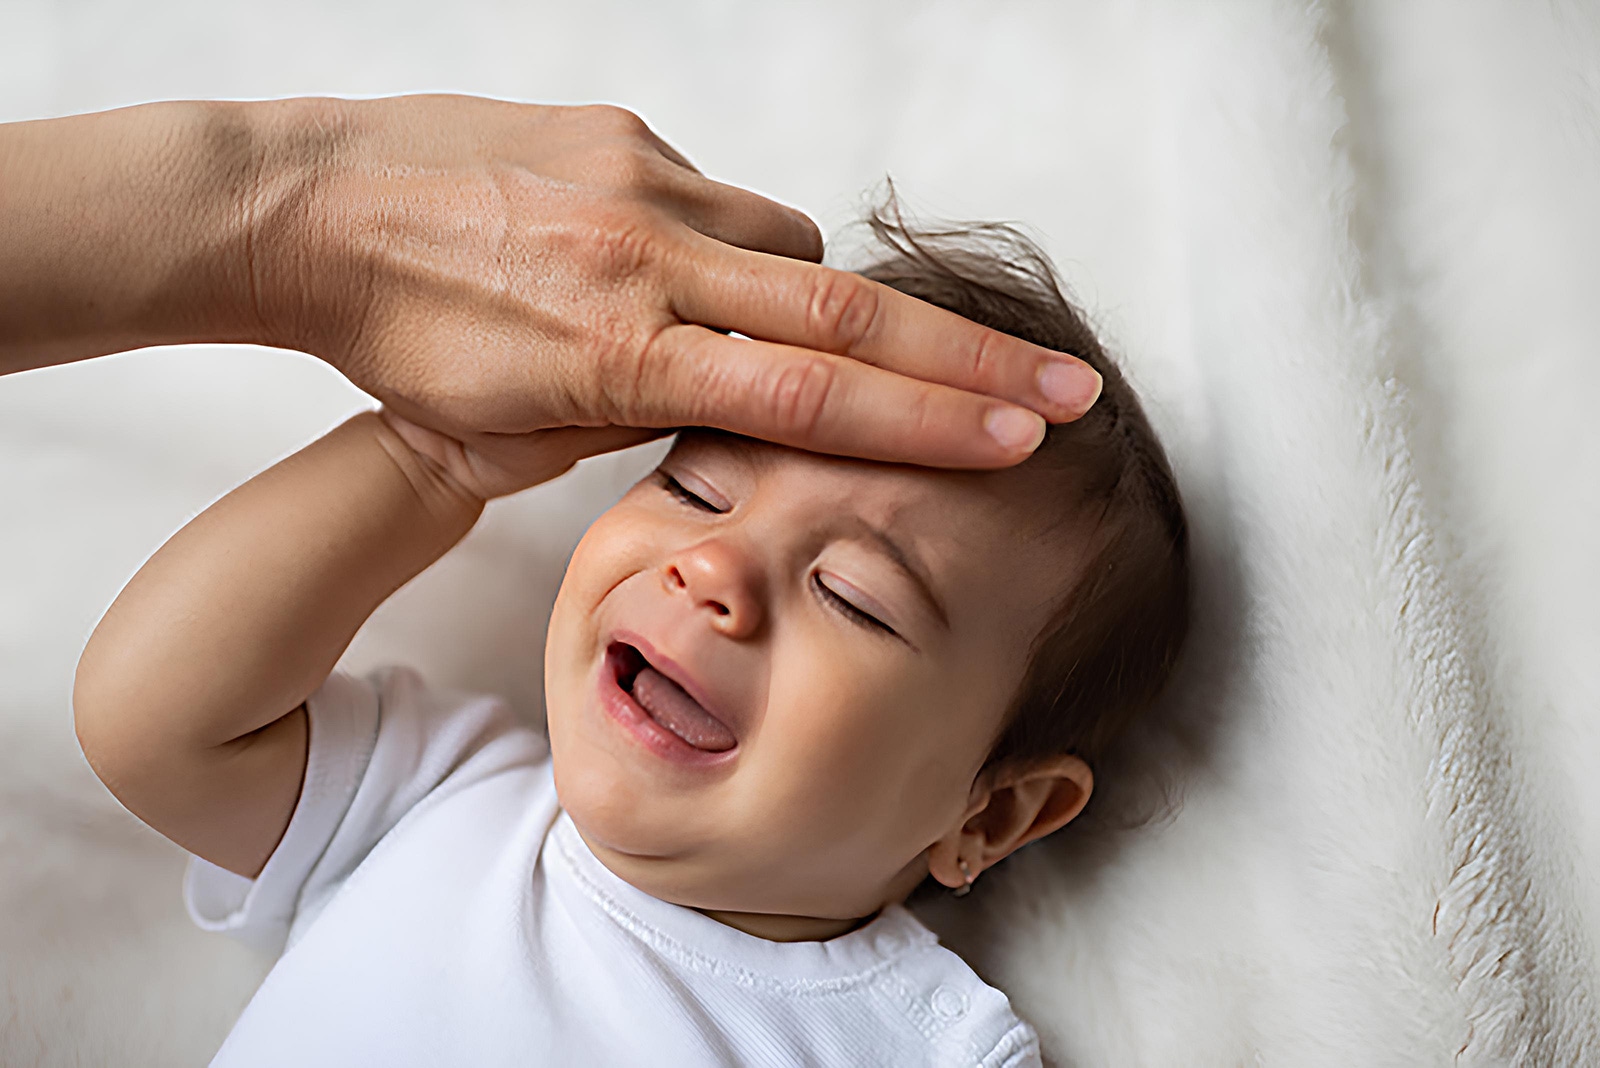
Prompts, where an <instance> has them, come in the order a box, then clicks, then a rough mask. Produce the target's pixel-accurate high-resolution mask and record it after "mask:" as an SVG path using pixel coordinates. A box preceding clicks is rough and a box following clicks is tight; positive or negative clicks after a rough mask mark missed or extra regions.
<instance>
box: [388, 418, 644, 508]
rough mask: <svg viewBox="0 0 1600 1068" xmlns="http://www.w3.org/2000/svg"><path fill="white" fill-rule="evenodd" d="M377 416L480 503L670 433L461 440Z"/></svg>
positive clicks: (578, 429)
mask: <svg viewBox="0 0 1600 1068" xmlns="http://www.w3.org/2000/svg"><path fill="white" fill-rule="evenodd" d="M378 414H379V415H380V416H381V417H382V418H383V421H384V422H385V423H387V424H388V425H389V427H390V428H391V429H392V430H393V431H394V432H395V433H396V434H398V435H399V436H400V438H401V440H402V441H404V442H405V444H406V445H408V446H410V448H411V450H412V452H414V453H416V454H417V455H418V456H420V457H422V458H423V459H424V460H425V461H427V462H428V463H429V465H430V466H431V467H432V468H433V469H434V470H435V471H436V472H437V473H439V474H440V475H441V476H442V477H443V478H444V479H445V480H446V481H448V482H449V483H450V484H451V485H452V486H453V487H454V488H455V489H457V490H459V491H460V492H462V493H465V494H467V495H468V496H471V497H474V498H476V499H478V500H482V501H487V500H490V499H491V498H494V497H504V496H506V495H507V494H511V493H516V492H517V491H518V490H525V489H527V488H528V487H529V486H537V485H539V484H540V483H541V482H549V481H550V480H551V479H553V478H556V477H558V476H560V475H563V474H565V473H566V472H567V471H568V470H569V469H570V468H571V467H572V465H573V464H575V463H577V462H578V461H579V460H582V459H584V458H585V457H588V456H597V455H599V454H600V453H604V452H614V451H615V450H617V449H626V448H628V447H630V446H633V445H641V444H643V443H644V442H646V441H649V440H651V439H652V438H658V437H661V436H662V435H663V434H667V433H671V431H666V430H643V429H638V428H634V427H620V426H601V427H584V426H571V427H556V428H554V429H551V430H539V431H535V432H533V433H529V434H474V435H472V436H471V437H470V438H468V439H466V440H462V439H458V438H453V437H450V436H449V435H447V434H441V433H440V432H439V431H437V430H430V429H428V428H427V427H424V426H419V425H417V424H416V423H413V422H411V421H410V420H409V419H406V418H405V417H404V416H400V415H396V414H395V413H394V412H392V411H390V410H389V409H387V408H385V409H383V410H382V411H380V412H379V413H378Z"/></svg>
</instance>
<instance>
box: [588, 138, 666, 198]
mask: <svg viewBox="0 0 1600 1068" xmlns="http://www.w3.org/2000/svg"><path fill="white" fill-rule="evenodd" d="M590 171H591V174H592V175H593V177H594V178H596V179H598V180H599V181H601V182H603V183H604V184H605V185H608V186H610V187H612V188H617V189H640V188H644V187H647V186H650V185H653V184H654V183H655V181H656V179H657V178H658V176H659V172H660V168H659V167H658V166H657V158H656V157H655V155H654V153H651V152H649V151H647V150H645V149H643V148H641V147H639V146H637V145H632V144H616V145H608V146H606V147H605V148H601V149H598V150H597V151H596V152H595V155H594V158H593V160H592V161H591V163H590Z"/></svg>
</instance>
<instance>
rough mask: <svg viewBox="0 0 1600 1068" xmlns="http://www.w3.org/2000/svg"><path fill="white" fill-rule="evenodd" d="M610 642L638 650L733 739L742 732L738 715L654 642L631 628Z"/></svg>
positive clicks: (612, 637) (737, 737) (614, 633)
mask: <svg viewBox="0 0 1600 1068" xmlns="http://www.w3.org/2000/svg"><path fill="white" fill-rule="evenodd" d="M611 641H612V642H622V643H623V644H624V645H631V646H633V647H634V648H635V649H637V650H639V652H640V654H641V655H642V656H643V657H644V658H645V659H646V660H648V661H649V662H650V666H651V667H653V668H655V669H656V670H657V671H658V672H660V673H661V674H663V675H665V676H666V677H667V678H668V679H670V680H672V681H673V682H674V683H676V684H677V685H678V686H680V687H682V688H683V692H684V693H687V694H688V695H689V696H690V697H692V698H694V700H695V703H696V704H698V705H699V706H700V707H701V708H703V709H705V710H706V712H707V714H709V715H710V716H711V718H713V719H715V720H716V721H717V722H719V723H721V724H722V725H723V726H724V727H726V728H728V730H729V731H731V732H732V733H733V736H734V738H735V740H737V739H739V738H740V736H741V734H742V731H741V730H740V727H741V724H740V722H739V718H738V717H737V716H734V715H731V714H730V712H729V711H728V706H726V705H724V704H723V703H722V702H720V701H717V700H714V699H713V698H712V697H711V696H710V695H709V694H708V693H707V692H706V689H705V687H704V686H702V685H701V684H700V681H699V680H698V679H696V678H695V676H694V675H692V674H691V673H690V672H689V670H688V669H687V668H686V667H684V666H683V665H682V664H681V663H679V662H678V661H676V660H674V659H673V658H672V657H670V656H668V655H667V654H666V653H664V652H662V651H661V649H660V648H659V647H658V646H656V644H655V643H654V642H652V641H650V639H648V638H646V637H645V636H644V635H642V634H639V633H638V632H637V631H631V630H618V631H615V632H613V633H612V635H611ZM607 644H608V645H609V644H610V642H607Z"/></svg>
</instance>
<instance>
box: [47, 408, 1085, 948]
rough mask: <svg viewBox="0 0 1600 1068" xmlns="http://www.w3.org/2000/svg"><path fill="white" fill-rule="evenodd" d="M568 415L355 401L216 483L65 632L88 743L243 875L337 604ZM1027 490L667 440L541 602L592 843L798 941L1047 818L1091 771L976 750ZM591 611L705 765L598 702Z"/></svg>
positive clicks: (1014, 595) (283, 773)
mask: <svg viewBox="0 0 1600 1068" xmlns="http://www.w3.org/2000/svg"><path fill="white" fill-rule="evenodd" d="M621 432H622V431H618V433H621ZM583 433H584V432H582V431H565V432H553V433H550V434H546V435H542V436H540V437H538V438H537V439H535V440H537V441H538V442H539V443H541V448H540V449H539V450H534V449H531V448H530V449H519V450H515V451H514V452H512V453H509V454H507V455H508V456H509V457H510V459H509V461H503V460H502V459H497V458H495V457H490V456H486V455H484V454H482V453H479V452H477V451H476V450H475V449H474V448H473V447H471V446H466V445H463V444H462V443H461V442H460V441H458V440H456V439H453V438H450V437H448V436H446V435H443V434H440V433H438V432H436V431H433V430H430V429H427V428H423V427H420V426H417V425H416V424H414V423H411V422H410V421H408V420H406V419H405V418H403V417H400V416H396V415H394V414H393V413H389V412H385V413H383V414H382V415H379V414H374V413H366V414H363V415H360V416H357V417H356V418H354V419H352V420H351V421H350V422H348V423H346V424H344V425H343V426H341V427H339V428H337V429H336V430H334V431H333V432H332V433H330V434H329V435H328V436H326V437H325V438H323V439H321V440H320V441H318V442H315V443H313V444H312V445H311V446H309V447H307V448H306V449H304V450H302V451H301V452H299V453H297V454H296V455H294V456H292V457H290V458H289V459H287V460H285V461H283V462H282V463H280V464H279V465H277V466H276V467H273V468H271V469H269V470H268V471H266V472H264V473H262V474H261V475H259V476H257V477H256V478H255V479H253V480H251V481H250V482H248V483H246V484H245V485H244V486H241V487H240V488H239V489H237V490H235V491H234V492H233V493H231V494H229V495H228V496H227V497H225V498H223V499H222V500H221V501H219V502H218V503H217V504H216V505H214V506H212V507H211V508H210V509H208V510H207V511H206V512H205V513H203V514H202V515H201V516H199V517H198V518H197V519H195V520H194V521H193V522H192V523H190V524H189V525H188V526H187V527H185V528H184V529H183V530H182V531H180V532H179V533H178V534H177V535H176V536H174V537H173V539H172V540H171V541H169V542H168V543H167V544H166V545H165V546H163V547H162V548H161V549H160V551H158V552H157V553H156V555H155V556H154V557H152V558H151V560H150V561H149V562H148V563H147V564H146V565H145V567H144V568H143V569H141V571H140V572H139V573H138V575H136V576H135V577H134V579H133V581H132V582H130V583H129V585H128V587H127V588H126V589H125V590H124V591H123V593H122V594H121V596H120V597H118V599H117V601H116V603H115V604H114V605H113V606H112V607H111V609H110V611H108V612H107V614H106V616H105V618H104V619H103V620H102V621H101V623H100V625H99V627H98V628H97V629H96V631H95V634H94V636H93V637H92V638H91V640H90V642H89V645H88V648H87V649H86V650H85V652H84V655H83V659H82V661H81V662H80V665H79V670H78V679H77V688H76V691H75V695H74V705H75V710H76V717H77V728H78V735H79V738H80V741H81V742H82V745H83V749H84V753H85V755H86V756H87V757H88V759H89V762H90V764H91V765H92V766H93V767H94V769H95V771H96V772H97V773H98V774H99V775H100V777H101V778H102V780H103V781H104V782H105V783H106V785H107V786H108V787H109V788H110V789H111V790H112V792H113V793H114V794H116V795H117V797H118V798H119V799H120V800H121V801H122V802H123V803H124V804H125V805H126V806H127V807H128V808H129V809H130V810H131V811H133V812H134V813H135V814H136V815H138V816H139V817H140V818H141V819H143V820H145V822H147V823H149V824H150V825H151V826H152V827H154V828H156V829H157V830H158V831H160V832H161V833H163V834H165V835H167V836H168V837H169V838H171V839H172V840H173V841H175V842H177V843H178V844H179V845H181V846H183V847H184V848H186V849H188V850H190V851H191V852H193V853H195V854H197V855H199V856H202V857H205V858H206V859H208V860H210V861H212V862H214V863H216V864H219V865H221V866H222V867H225V868H228V869H229V870H232V871H235V872H238V873H239V874H241V875H246V876H254V875H255V874H257V873H258V872H259V871H260V869H261V867H262V865H263V864H264V863H265V861H266V859H267V858H268V856H270V854H271V853H272V850H273V849H274V847H275V846H276V844H277V843H278V841H279V839H280V838H281V837H282V835H283V832H284V830H285V828H286V827H287V825H288V821H289V818H290V815H291V814H292V812H293V809H294V805H295V802H296V800H297V797H298V794H299V791H300V786H301V778H302V775H303V772H304V768H305V761H306V744H307V736H308V727H307V721H306V712H305V708H304V702H305V700H306V698H307V697H308V696H309V695H310V694H311V693H312V691H313V690H315V689H316V687H317V686H318V685H320V684H321V682H322V681H323V680H324V679H325V678H326V677H327V675H328V673H329V672H330V671H331V670H332V668H333V666H334V663H335V662H336V661H337V659H338V657H339V655H340V654H341V653H342V652H343V651H344V649H345V647H346V645H347V644H348V643H349V641H350V639H351V638H352V636H353V635H354V634H355V631H356V629H357V628H358V627H359V626H360V625H361V623H362V622H363V621H364V620H365V619H366V618H367V617H368V616H369V615H370V614H371V612H372V611H373V610H374V609H375V608H376V607H377V605H378V604H380V603H381V602H382V601H383V600H384V599H385V598H386V597H387V596H388V595H389V594H390V593H392V592H393V591H394V590H395V589H397V588H398V587H399V586H400V585H402V584H403V583H405V582H406V581H407V580H409V579H410V578H411V577H412V576H414V575H415V574H417V573H418V572H420V571H421V570H422V569H423V568H425V567H427V566H428V565H429V564H430V563H432V562H433V561H434V560H435V559H437V558H438V557H439V556H440V555H442V554H443V553H444V552H445V551H447V550H448V549H449V548H450V546H452V545H453V544H455V542H456V541H458V540H459V539H460V538H461V537H462V536H463V535H464V534H465V533H466V532H467V531H468V530H469V529H470V528H471V527H472V525H473V524H474V522H475V521H476V520H477V518H478V516H479V514H480V512H481V510H482V508H483V504H484V502H485V500H487V499H489V498H491V497H494V496H499V495H502V494H505V493H510V492H515V491H516V490H518V489H522V488H524V487H526V486H529V485H533V484H536V483H538V482H541V481H544V480H546V479H548V478H552V477H554V476H555V475H557V474H559V473H560V472H562V471H564V470H565V469H566V468H567V467H568V466H570V465H571V463H572V462H573V460H574V458H575V456H574V453H575V452H578V451H581V449H580V448H576V447H574V446H573V441H574V439H576V438H577V437H578V436H580V435H581V434H583ZM1030 503H1031V497H1030V495H1029V492H1028V474H1027V470H1026V469H1025V468H1022V469H1017V470H1014V471H999V472H989V473H981V472H938V471H930V470H926V469H918V468H908V467H901V466H897V465H888V464H881V463H866V462H860V461H851V460H840V459H834V458H829V457H824V456H818V455H815V454H810V453H803V452H799V451H796V450H792V449H785V448H778V447H775V446H770V445H758V444H754V443H748V442H744V441H742V440H740V439H726V438H719V437H715V436H712V437H707V436H705V435H701V434H693V435H689V436H688V437H687V438H685V439H684V440H682V441H680V443H679V446H678V447H677V448H676V449H675V450H674V452H673V453H672V455H671V456H669V457H668V459H667V460H666V461H665V462H664V463H663V466H662V468H661V470H660V471H659V472H657V473H656V474H653V475H652V476H650V477H649V478H647V479H645V480H644V481H643V482H641V483H640V484H639V486H637V487H635V489H634V490H633V491H631V492H630V493H629V494H628V496H627V497H625V498H624V499H623V501H622V502H621V503H619V504H618V505H617V506H616V507H614V508H613V509H612V510H611V511H610V512H608V513H607V514H606V515H605V516H603V517H602V518H601V519H600V520H599V521H597V522H596V524H595V525H594V526H593V527H592V528H591V530H590V531H589V533H588V534H587V535H586V536H585V539H584V542H583V544H582V545H581V546H580V547H579V550H578V552H577V553H576V554H575V556H574V559H573V561H572V564H571V566H570V567H569V570H568V574H567V577H566V580H565V582H564V584H563V587H562V591H561V594H560V596H559V598H558V602H557V606H556V609H555V612H554V614H553V615H552V619H551V625H550V639H549V644H548V647H547V653H546V686H547V695H548V702H547V703H548V708H549V725H550V734H551V747H552V757H553V760H554V762H555V774H556V783H557V790H558V794H559V796H560V798H561V803H562V805H563V807H564V808H566V809H567V811H568V812H569V813H571V815H572V818H573V820H574V822H575V823H576V825H577V826H578V829H579V831H580V833H582V834H583V835H584V838H585V839H586V841H588V843H589V844H590V846H591V848H593V849H594V851H595V853H596V855H597V856H598V857H599V858H600V859H601V861H602V862H603V863H605V864H606V865H607V866H608V867H610V868H611V869H612V870H613V871H615V872H616V873H617V874H618V875H619V876H621V877H622V878H624V879H626V880H628V881H629V882H631V883H633V884H634V885H636V886H638V887H639V888H641V889H643V890H645V891H646V892H648V893H651V894H654V895H656V896H658V897H661V898H662V899H664V900H668V901H673V902H676V903H679V904H683V905H686V906H689V907H693V908H697V909H700V910H702V911H704V912H705V913H707V914H708V915H711V916H713V917H714V918H716V919H719V920H721V921H722V922H724V923H728V924H730V925H732V926H735V927H738V928H740V929H742V930H745V931H747V932H749V933H752V934H755V935H758V936H761V937H765V938H771V939H776V940H810V939H826V938H831V937H834V936H836V935H838V934H840V933H843V932H845V931H847V930H849V929H851V928H852V927H854V926H856V925H858V924H859V923H860V922H862V920H863V919H865V918H866V917H869V916H871V915H872V914H874V913H875V912H876V911H878V910H879V909H881V908H882V907H883V906H884V905H885V904H888V903H890V902H894V901H899V900H901V899H903V898H904V897H905V895H906V894H907V893H909V891H910V890H911V889H912V888H913V887H914V886H915V885H916V884H917V883H918V882H920V881H921V880H922V879H923V878H924V877H925V876H926V875H928V874H932V875H933V877H934V878H935V879H937V880H939V881H940V882H942V883H944V884H945V885H947V886H952V887H955V886H960V885H962V884H963V883H965V882H967V881H969V879H970V878H971V877H975V876H976V875H977V874H979V873H981V872H982V871H983V870H984V869H986V868H987V867H989V866H991V865H993V864H994V863H996V862H997V861H999V860H1000V859H1002V858H1003V857H1005V856H1007V855H1008V854H1010V853H1011V852H1012V851H1014V850H1015V849H1017V848H1019V847H1020V846H1022V845H1024V844H1026V843H1027V842H1029V841H1032V840H1034V839H1036V838H1039V837H1041V836H1043V835H1045V834H1048V833H1050V832H1051V831H1053V830H1055V829H1056V828H1058V827H1060V826H1062V825H1063V824H1065V823H1066V822H1068V821H1070V820H1071V819H1072V818H1073V817H1075V816H1076V815H1077V814H1078V812H1079V811H1080V810H1081V809H1082V806H1083V804H1084V802H1085V801H1087V799H1088V796H1089V793H1090V791H1091V789H1092V785H1093V780H1092V776H1091V774H1090V772H1089V769H1088V767H1087V766H1086V765H1085V764H1084V763H1083V762H1082V761H1081V760H1079V759H1078V758H1076V757H1074V756H1070V755H1063V756H1058V757H1054V758H1050V759H1046V760H1041V761H1036V762H1033V763H1031V764H1028V765H1027V766H1019V767H1007V768H985V767H984V758H985V755H986V753H987V752H988V750H989V747H990V746H991V745H992V743H993V741H994V738H995V737H996V735H997V733H998V731H999V729H1000V728H1001V726H1002V722H1001V721H1002V718H1003V714H1004V710H1005V706H1006V703H1007V698H1008V697H1009V695H1010V693H1011V691H1012V690H1013V689H1014V687H1015V685H1016V683H1017V680H1018V679H1019V678H1020V675H1021V671H1022V667H1023V663H1024V657H1025V655H1026V649H1027V648H1028V644H1029V642H1030V641H1031V639H1032V637H1033V635H1034V634H1036V633H1037V631H1038V628H1039V626H1040V625H1041V624H1042V623H1043V621H1044V619H1045V618H1046V614H1047V612H1048V610H1049V608H1050V606H1051V603H1052V600H1051V594H1050V593H1049V591H1045V590H1042V589H1041V588H1040V587H1041V584H1040V583H1039V582H1038V581H1037V578H1036V576H1037V575H1039V574H1043V573H1053V574H1060V573H1061V571H1062V564H1061V561H1062V560H1063V558H1070V554H1071V552H1072V546H1071V542H1070V540H1067V541H1061V540H1059V539H1060V538H1061V537H1064V536H1063V535H1060V534H1059V533H1058V534H1056V535H1049V534H1047V533H1045V532H1043V531H1042V528H1036V527H1035V526H1034V525H1032V524H1031V523H1030V521H1029V519H1028V517H1029V515H1030V514H1032V513H1034V512H1037V511H1038V510H1037V509H1036V508H1030V507H1029V505H1030ZM874 531H876V532H877V533H874ZM884 539H888V540H890V541H893V542H895V544H896V545H897V546H898V548H899V551H900V552H901V553H903V554H904V557H905V563H904V564H902V563H897V562H896V553H895V552H892V551H890V550H889V549H887V548H886V547H885V541H884ZM908 568H909V569H908ZM913 575H916V576H918V577H917V578H913V577H912V576H913ZM869 617H870V620H871V622H868V621H867V619H868V618H869ZM618 628H626V633H627V634H628V635H630V636H635V635H636V636H637V637H636V638H635V640H637V641H639V642H647V643H650V644H651V645H652V648H653V650H655V651H656V652H659V653H660V654H661V655H662V656H663V657H670V658H671V660H672V662H673V663H674V664H675V666H676V670H678V671H679V672H680V673H683V674H684V676H685V677H686V678H692V679H693V680H694V682H695V684H696V685H697V686H699V687H700V688H701V689H702V690H703V691H704V693H705V694H707V695H709V696H708V698H707V700H708V701H709V702H710V704H708V705H707V707H712V706H715V707H717V708H718V709H719V710H720V711H721V713H722V714H723V715H724V717H725V718H726V719H727V720H728V721H729V722H730V723H731V724H733V725H734V727H735V733H736V735H737V737H738V741H737V745H736V747H735V748H734V749H732V750H730V751H729V752H727V753H725V754H723V756H724V757H725V759H722V760H721V762H720V763H718V764H717V765H716V766H714V767H712V768H711V769H710V770H709V771H708V770H707V769H706V768H698V767H696V768H687V767H685V766H683V765H681V764H675V763H673V762H671V761H666V760H663V759H662V758H661V757H660V756H658V755H656V754H655V753H653V752H651V751H650V750H649V749H648V748H647V747H644V746H641V745H640V744H638V742H637V740H636V739H635V738H633V737H632V736H630V735H629V734H628V733H627V732H626V731H624V730H621V729H619V728H618V727H617V725H616V724H615V723H614V722H612V721H611V720H609V719H608V718H607V717H606V716H605V715H604V714H602V713H601V712H600V711H599V710H598V708H597V706H598V703H599V701H598V699H597V697H596V695H597V693H599V692H600V691H599V690H598V689H597V685H600V684H603V682H604V677H603V675H602V674H601V673H602V672H603V670H604V664H605V662H606V649H607V647H608V643H610V642H611V641H612V639H613V638H614V637H615V636H616V634H617V633H618V632H619V631H618ZM963 864H965V869H963Z"/></svg>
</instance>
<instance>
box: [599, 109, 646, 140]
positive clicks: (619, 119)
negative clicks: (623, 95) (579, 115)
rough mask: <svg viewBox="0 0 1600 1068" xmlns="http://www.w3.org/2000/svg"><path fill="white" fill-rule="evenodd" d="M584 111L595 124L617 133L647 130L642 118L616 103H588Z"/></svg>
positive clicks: (635, 132) (641, 132) (638, 132)
mask: <svg viewBox="0 0 1600 1068" xmlns="http://www.w3.org/2000/svg"><path fill="white" fill-rule="evenodd" d="M584 111H585V113H586V114H587V115H588V116H589V118H590V120H591V121H593V122H594V123H595V124H596V125H597V126H600V127H603V128H605V129H608V130H612V131H615V132H616V133H619V134H643V133H645V132H646V131H648V130H649V127H648V126H647V125H646V124H645V121H644V120H643V119H641V118H640V117H639V116H638V115H636V114H634V113H633V112H632V111H629V110H628V109H627V108H625V107H621V106H619V105H617V104H589V105H586V106H585V108H584Z"/></svg>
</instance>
